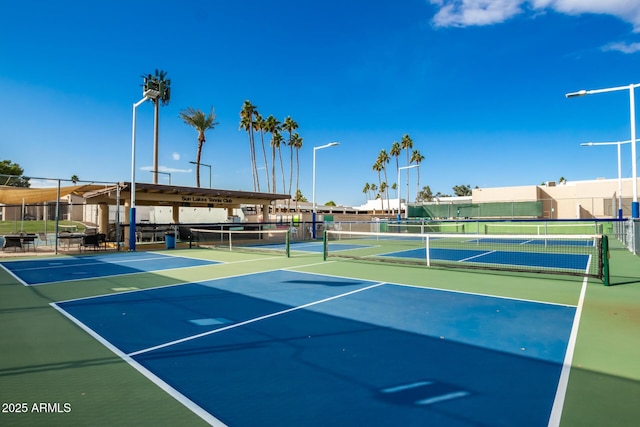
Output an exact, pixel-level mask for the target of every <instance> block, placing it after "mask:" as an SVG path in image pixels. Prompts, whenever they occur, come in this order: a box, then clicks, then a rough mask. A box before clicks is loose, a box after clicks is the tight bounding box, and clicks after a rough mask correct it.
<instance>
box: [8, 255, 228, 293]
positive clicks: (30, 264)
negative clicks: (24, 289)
mask: <svg viewBox="0 0 640 427" xmlns="http://www.w3.org/2000/svg"><path fill="white" fill-rule="evenodd" d="M217 263H218V262H216V261H207V260H199V259H193V258H184V257H178V256H173V255H164V254H161V253H158V252H122V253H119V254H105V255H87V256H77V257H65V258H39V259H38V258H36V259H31V260H21V261H7V262H2V263H0V265H1V266H2V267H3V268H4V269H6V270H7V271H8V272H9V273H10V274H11V275H13V276H14V277H15V278H16V279H18V280H19V281H21V282H22V283H23V284H25V285H42V284H46V283H54V282H63V281H69V280H85V279H95V278H98V277H108V276H116V275H122V274H132V273H142V272H148V271H159V270H168V269H172V268H182V267H197V266H200V265H212V264H217Z"/></svg>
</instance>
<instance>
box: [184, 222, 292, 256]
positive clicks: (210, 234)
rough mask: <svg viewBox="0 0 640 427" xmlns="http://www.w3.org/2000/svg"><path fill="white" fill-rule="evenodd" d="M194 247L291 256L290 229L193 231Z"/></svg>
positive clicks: (198, 229)
mask: <svg viewBox="0 0 640 427" xmlns="http://www.w3.org/2000/svg"><path fill="white" fill-rule="evenodd" d="M191 242H192V245H195V246H196V247H200V248H209V249H221V250H227V251H245V252H267V253H277V254H284V255H286V256H287V257H288V256H290V241H289V229H276V228H273V229H255V230H245V229H239V227H234V228H232V229H225V230H220V229H203V228H192V229H191Z"/></svg>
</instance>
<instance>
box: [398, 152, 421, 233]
mask: <svg viewBox="0 0 640 427" xmlns="http://www.w3.org/2000/svg"><path fill="white" fill-rule="evenodd" d="M418 166H420V165H410V166H402V167H399V168H398V221H400V220H401V219H402V218H401V214H400V212H401V211H402V209H401V206H402V205H401V204H400V203H401V202H400V200H401V199H400V189H401V188H402V187H400V171H401V170H404V169H413V168H417V167H418ZM408 215H409V212H408V208H407V209H405V212H404V217H405V219H406V218H407V216H408Z"/></svg>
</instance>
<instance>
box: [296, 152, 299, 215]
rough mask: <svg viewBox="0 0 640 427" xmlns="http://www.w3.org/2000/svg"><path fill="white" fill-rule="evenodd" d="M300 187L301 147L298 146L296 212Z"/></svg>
mask: <svg viewBox="0 0 640 427" xmlns="http://www.w3.org/2000/svg"><path fill="white" fill-rule="evenodd" d="M299 188H300V149H299V148H298V147H296V212H297V211H298V190H299Z"/></svg>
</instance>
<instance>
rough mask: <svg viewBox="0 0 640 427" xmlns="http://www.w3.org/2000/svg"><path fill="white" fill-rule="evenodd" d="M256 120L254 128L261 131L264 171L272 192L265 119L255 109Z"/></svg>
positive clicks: (269, 189) (268, 188)
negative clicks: (265, 143)
mask: <svg viewBox="0 0 640 427" xmlns="http://www.w3.org/2000/svg"><path fill="white" fill-rule="evenodd" d="M254 115H255V120H254V122H253V130H257V131H259V132H260V141H261V143H262V156H263V157H264V171H265V175H266V177H267V192H269V193H270V192H271V184H270V183H269V162H268V161H267V150H266V149H265V148H264V119H263V118H262V115H260V113H258V111H254Z"/></svg>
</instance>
